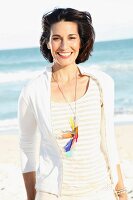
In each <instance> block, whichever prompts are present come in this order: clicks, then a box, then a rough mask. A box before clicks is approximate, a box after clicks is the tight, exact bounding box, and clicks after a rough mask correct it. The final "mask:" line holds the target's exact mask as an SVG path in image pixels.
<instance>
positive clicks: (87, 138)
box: [19, 8, 127, 200]
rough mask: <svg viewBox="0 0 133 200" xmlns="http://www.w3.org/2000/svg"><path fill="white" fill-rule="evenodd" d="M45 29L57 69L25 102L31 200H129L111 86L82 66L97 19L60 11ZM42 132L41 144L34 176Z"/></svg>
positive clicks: (43, 42)
mask: <svg viewBox="0 0 133 200" xmlns="http://www.w3.org/2000/svg"><path fill="white" fill-rule="evenodd" d="M42 27H43V33H42V36H41V39H40V46H41V51H42V54H43V56H44V58H46V59H47V60H49V62H50V63H51V65H50V66H48V67H46V69H45V70H44V72H43V74H41V75H40V76H39V77H37V78H36V79H34V80H32V81H31V82H30V83H28V85H27V86H26V87H25V88H24V89H23V90H22V93H21V95H20V98H19V124H20V133H21V138H20V149H21V155H22V156H21V157H22V158H21V160H22V172H23V177H24V181H25V186H26V190H27V196H28V200H34V199H36V200H47V199H48V200H52V199H54V200H55V199H61V200H69V199H73V200H88V199H90V200H103V199H108V200H114V199H116V198H117V199H120V200H126V199H127V195H126V189H125V187H124V183H123V179H122V174H121V169H120V164H119V159H118V156H117V150H116V144H115V137H114V127H113V100H114V96H113V80H112V79H111V78H110V77H109V76H108V75H107V74H105V73H103V72H100V71H96V70H90V69H89V68H88V67H81V66H79V65H77V64H79V63H82V62H84V61H86V60H87V59H88V58H89V56H90V55H91V51H92V49H93V43H94V38H95V33H94V29H93V27H92V19H91V16H90V14H89V13H88V12H81V11H78V10H75V9H71V8H66V9H55V10H53V11H52V12H50V13H47V14H45V15H44V16H43V18H42ZM37 127H38V128H39V131H40V133H41V143H40V160H39V167H38V169H37V173H36V161H35V160H36V159H35V144H36V138H35V135H36V134H35V133H36V128H37ZM35 176H36V178H35Z"/></svg>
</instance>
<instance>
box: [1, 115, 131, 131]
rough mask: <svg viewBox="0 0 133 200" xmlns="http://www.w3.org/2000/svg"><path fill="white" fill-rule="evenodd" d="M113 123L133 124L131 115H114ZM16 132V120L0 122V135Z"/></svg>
mask: <svg viewBox="0 0 133 200" xmlns="http://www.w3.org/2000/svg"><path fill="white" fill-rule="evenodd" d="M114 122H115V124H133V114H115V116H114ZM18 132H19V128H18V120H17V118H14V119H6V120H0V134H3V133H4V134H5V133H9V134H10V133H11V134H12V133H13V134H18Z"/></svg>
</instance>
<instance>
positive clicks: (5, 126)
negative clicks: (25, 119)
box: [0, 118, 18, 134]
mask: <svg viewBox="0 0 133 200" xmlns="http://www.w3.org/2000/svg"><path fill="white" fill-rule="evenodd" d="M2 133H18V120H17V118H14V119H6V120H0V134H2Z"/></svg>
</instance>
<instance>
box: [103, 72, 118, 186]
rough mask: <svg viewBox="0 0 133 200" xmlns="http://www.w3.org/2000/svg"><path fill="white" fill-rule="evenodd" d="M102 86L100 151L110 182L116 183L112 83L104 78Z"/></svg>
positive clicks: (116, 156) (110, 79) (109, 78)
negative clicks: (108, 172)
mask: <svg viewBox="0 0 133 200" xmlns="http://www.w3.org/2000/svg"><path fill="white" fill-rule="evenodd" d="M103 83H104V85H102V99H103V106H102V108H101V149H102V151H103V153H104V156H105V158H106V161H107V164H108V167H109V170H110V174H111V177H112V181H113V183H114V185H115V184H116V183H117V180H118V176H117V168H116V167H117V164H120V160H119V155H118V149H117V145H116V135H115V131H114V81H113V79H112V78H111V77H109V76H104V82H103Z"/></svg>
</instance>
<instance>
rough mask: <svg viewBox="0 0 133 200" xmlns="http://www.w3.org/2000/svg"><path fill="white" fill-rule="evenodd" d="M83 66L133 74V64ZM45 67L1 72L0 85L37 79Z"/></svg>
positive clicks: (84, 64)
mask: <svg viewBox="0 0 133 200" xmlns="http://www.w3.org/2000/svg"><path fill="white" fill-rule="evenodd" d="M82 65H83V66H86V65H87V66H89V67H90V68H93V69H98V70H102V71H111V70H119V71H123V72H126V71H128V72H129V71H132V72H133V63H132V64H122V63H120V64H118V63H117V64H108V63H103V64H102V63H100V64H89V65H88V64H87V63H83V64H82ZM43 69H44V68H43V67H42V69H40V70H21V71H20V70H19V71H15V72H9V71H8V72H0V83H6V82H16V81H25V80H28V79H31V78H34V77H36V76H37V75H38V74H40V73H41V72H42V71H43Z"/></svg>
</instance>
